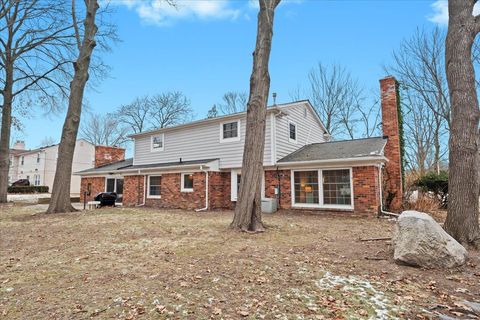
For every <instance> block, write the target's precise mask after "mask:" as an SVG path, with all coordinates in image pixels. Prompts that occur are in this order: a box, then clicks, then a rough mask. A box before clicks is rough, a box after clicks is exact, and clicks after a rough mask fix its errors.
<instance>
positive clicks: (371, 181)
mask: <svg viewBox="0 0 480 320" xmlns="http://www.w3.org/2000/svg"><path fill="white" fill-rule="evenodd" d="M352 176H353V201H354V208H355V213H356V214H365V215H372V216H373V215H376V214H377V213H378V209H379V206H380V185H379V180H378V168H377V167H374V166H367V167H353V168H352Z"/></svg>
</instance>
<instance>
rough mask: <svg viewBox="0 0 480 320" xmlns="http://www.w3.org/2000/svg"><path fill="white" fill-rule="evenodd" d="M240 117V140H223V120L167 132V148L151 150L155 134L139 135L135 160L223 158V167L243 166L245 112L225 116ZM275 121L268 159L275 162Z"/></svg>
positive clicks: (268, 134)
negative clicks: (233, 115)
mask: <svg viewBox="0 0 480 320" xmlns="http://www.w3.org/2000/svg"><path fill="white" fill-rule="evenodd" d="M238 119H240V141H233V142H223V143H220V123H222V122H220V120H219V121H210V122H206V123H201V124H198V125H197V126H195V127H190V128H178V129H172V130H167V131H165V132H164V150H163V151H158V152H152V151H151V150H150V143H151V136H152V135H146V136H141V137H137V138H135V154H134V164H135V165H142V164H151V163H163V162H177V161H179V159H180V158H182V160H183V161H189V160H201V159H213V158H219V159H220V168H239V167H241V166H242V158H243V147H244V143H245V124H246V117H245V115H240V116H239V117H238V118H235V119H229V120H225V122H232V121H236V120H238ZM271 159H272V154H271V122H270V121H268V117H267V122H266V130H265V154H264V161H265V163H266V164H271Z"/></svg>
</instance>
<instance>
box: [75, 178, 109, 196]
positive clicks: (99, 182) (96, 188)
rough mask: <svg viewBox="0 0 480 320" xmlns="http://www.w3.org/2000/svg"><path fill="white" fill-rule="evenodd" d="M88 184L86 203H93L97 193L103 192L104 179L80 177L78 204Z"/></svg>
mask: <svg viewBox="0 0 480 320" xmlns="http://www.w3.org/2000/svg"><path fill="white" fill-rule="evenodd" d="M88 184H91V189H90V190H91V192H90V196H87V201H93V198H95V196H96V195H97V193H100V192H105V178H103V177H82V180H81V182H80V202H83V195H84V192H85V191H87V190H88Z"/></svg>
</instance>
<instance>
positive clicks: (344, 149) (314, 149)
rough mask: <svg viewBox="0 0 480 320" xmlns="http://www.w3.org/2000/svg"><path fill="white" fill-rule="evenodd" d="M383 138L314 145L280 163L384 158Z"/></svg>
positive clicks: (288, 156) (299, 150)
mask: <svg viewBox="0 0 480 320" xmlns="http://www.w3.org/2000/svg"><path fill="white" fill-rule="evenodd" d="M386 143H387V139H386V138H383V137H374V138H365V139H353V140H343V141H330V142H321V143H313V144H309V145H306V146H303V147H302V148H300V149H298V150H297V151H295V152H293V153H290V154H289V155H287V156H286V157H284V158H282V159H280V160H279V161H278V162H279V163H288V162H302V161H321V160H335V159H352V158H365V157H369V158H371V157H379V158H381V157H383V148H384V147H385V144H386Z"/></svg>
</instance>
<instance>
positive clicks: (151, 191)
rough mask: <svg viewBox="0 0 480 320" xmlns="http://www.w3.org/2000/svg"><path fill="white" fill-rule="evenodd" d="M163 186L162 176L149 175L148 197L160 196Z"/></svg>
mask: <svg viewBox="0 0 480 320" xmlns="http://www.w3.org/2000/svg"><path fill="white" fill-rule="evenodd" d="M161 186H162V177H161V176H149V177H148V197H149V198H160V196H161Z"/></svg>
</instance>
